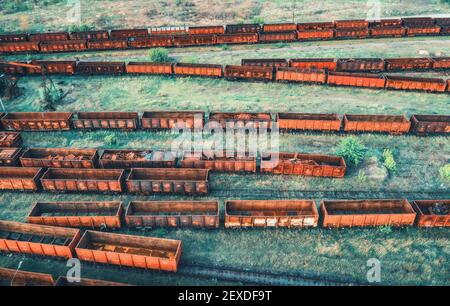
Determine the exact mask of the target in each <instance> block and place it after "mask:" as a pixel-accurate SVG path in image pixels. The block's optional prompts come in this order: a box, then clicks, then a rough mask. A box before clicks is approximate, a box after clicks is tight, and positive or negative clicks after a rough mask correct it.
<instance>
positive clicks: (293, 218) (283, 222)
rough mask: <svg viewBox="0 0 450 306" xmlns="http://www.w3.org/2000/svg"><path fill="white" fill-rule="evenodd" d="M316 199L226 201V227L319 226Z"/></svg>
mask: <svg viewBox="0 0 450 306" xmlns="http://www.w3.org/2000/svg"><path fill="white" fill-rule="evenodd" d="M318 222H319V213H318V211H317V207H316V203H315V202H314V200H272V201H271V200H248V201H226V202H225V227H226V228H240V227H288V228H302V227H317V224H318Z"/></svg>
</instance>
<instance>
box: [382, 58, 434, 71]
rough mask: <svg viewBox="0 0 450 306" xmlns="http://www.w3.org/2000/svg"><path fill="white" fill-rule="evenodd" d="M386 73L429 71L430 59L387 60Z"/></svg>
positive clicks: (431, 66) (431, 63)
mask: <svg viewBox="0 0 450 306" xmlns="http://www.w3.org/2000/svg"><path fill="white" fill-rule="evenodd" d="M384 61H385V62H386V71H403V70H429V69H432V68H433V60H432V59H430V58H387V59H385V60H384Z"/></svg>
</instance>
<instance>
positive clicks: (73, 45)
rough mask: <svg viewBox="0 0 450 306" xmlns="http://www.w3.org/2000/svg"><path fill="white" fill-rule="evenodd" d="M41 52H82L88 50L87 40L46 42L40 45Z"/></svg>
mask: <svg viewBox="0 0 450 306" xmlns="http://www.w3.org/2000/svg"><path fill="white" fill-rule="evenodd" d="M39 48H40V51H41V52H43V53H51V52H80V51H85V50H86V49H87V45H86V40H62V41H44V42H41V43H39Z"/></svg>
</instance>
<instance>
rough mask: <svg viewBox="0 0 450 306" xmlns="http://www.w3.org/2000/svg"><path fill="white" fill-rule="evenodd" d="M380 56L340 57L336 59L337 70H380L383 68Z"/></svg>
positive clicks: (383, 64) (383, 63)
mask: <svg viewBox="0 0 450 306" xmlns="http://www.w3.org/2000/svg"><path fill="white" fill-rule="evenodd" d="M384 66H385V62H384V60H382V59H381V58H341V59H338V61H337V70H338V71H344V72H380V71H384V70H385V67H384Z"/></svg>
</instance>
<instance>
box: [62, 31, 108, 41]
mask: <svg viewBox="0 0 450 306" xmlns="http://www.w3.org/2000/svg"><path fill="white" fill-rule="evenodd" d="M69 37H70V39H71V40H100V39H109V33H108V31H101V30H100V31H85V32H71V33H70V34H69Z"/></svg>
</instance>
